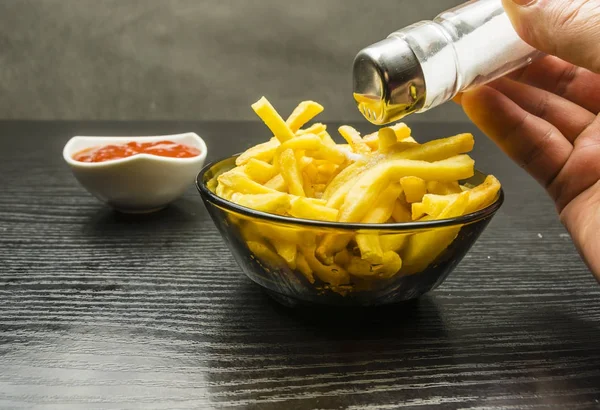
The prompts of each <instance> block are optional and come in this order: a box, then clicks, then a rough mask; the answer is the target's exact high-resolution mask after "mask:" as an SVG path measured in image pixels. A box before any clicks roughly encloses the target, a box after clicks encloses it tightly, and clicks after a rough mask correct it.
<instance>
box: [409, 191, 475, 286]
mask: <svg viewBox="0 0 600 410" xmlns="http://www.w3.org/2000/svg"><path fill="white" fill-rule="evenodd" d="M468 204H469V192H468V191H465V192H463V193H461V194H458V195H457V197H456V199H455V200H454V201H453V202H451V203H450V204H449V205H448V206H447V207H446V208H445V209H444V210H443V211H442V212H441V213H440V214H439V216H438V217H437V218H436V219H446V218H455V217H457V216H461V215H463V214H464V212H465V210H466V209H467V205H468ZM460 228H461V227H460V226H458V227H450V228H438V229H434V230H430V231H427V232H422V233H417V234H414V235H413V236H411V237H410V239H409V240H408V244H407V245H406V247H405V248H404V252H403V258H402V259H403V262H404V267H403V273H406V274H414V273H418V272H421V271H422V270H423V269H425V268H426V267H427V266H429V264H430V263H432V262H433V261H434V260H435V259H436V258H437V257H438V256H439V255H440V254H441V253H442V252H443V251H444V250H445V249H446V248H447V247H448V246H449V245H450V244H451V243H452V241H453V240H454V238H456V235H457V234H458V232H459V231H460Z"/></svg>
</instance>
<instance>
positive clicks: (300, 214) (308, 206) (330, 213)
mask: <svg viewBox="0 0 600 410" xmlns="http://www.w3.org/2000/svg"><path fill="white" fill-rule="evenodd" d="M289 213H290V215H292V216H293V217H295V218H302V219H314V220H319V221H335V220H336V219H337V216H338V210H337V209H333V208H329V207H327V206H323V205H317V204H314V203H312V202H311V201H308V200H305V199H304V198H296V199H294V200H292V203H291V207H290V210H289Z"/></svg>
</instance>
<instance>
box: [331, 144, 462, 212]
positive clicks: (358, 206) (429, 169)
mask: <svg viewBox="0 0 600 410" xmlns="http://www.w3.org/2000/svg"><path fill="white" fill-rule="evenodd" d="M473 172H474V171H473V160H472V159H471V158H470V157H469V156H468V155H458V156H455V157H451V158H448V159H445V160H441V161H436V162H425V161H412V160H395V161H389V162H386V163H381V164H378V165H376V166H375V167H373V168H371V169H370V170H368V171H367V172H365V173H364V174H363V175H362V176H361V177H360V178H359V179H358V181H357V182H356V184H355V185H354V186H353V187H352V189H351V190H350V191H349V192H348V194H347V195H346V199H345V201H344V204H343V205H342V207H341V208H340V216H339V219H338V220H339V221H341V222H354V221H357V220H361V219H362V218H363V217H364V216H365V214H366V213H367V212H368V209H369V206H370V204H371V203H372V202H373V200H374V199H375V198H376V197H377V195H379V194H380V193H381V191H382V190H383V189H384V187H385V186H386V184H388V183H389V181H391V180H398V179H400V178H401V177H403V176H406V175H413V176H416V177H419V178H422V179H426V180H443V181H452V180H457V179H466V178H470V177H471V176H473Z"/></svg>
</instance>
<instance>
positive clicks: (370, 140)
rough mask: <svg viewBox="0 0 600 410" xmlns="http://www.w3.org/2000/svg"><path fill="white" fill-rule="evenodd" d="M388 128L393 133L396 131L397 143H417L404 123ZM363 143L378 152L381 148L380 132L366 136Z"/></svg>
mask: <svg viewBox="0 0 600 410" xmlns="http://www.w3.org/2000/svg"><path fill="white" fill-rule="evenodd" d="M387 128H391V129H392V131H394V133H395V134H396V141H408V140H412V141H413V142H416V141H415V140H414V139H412V137H411V136H410V134H411V132H412V131H411V129H410V128H409V127H408V126H407V125H406V124H404V123H401V122H400V123H397V124H394V125H392V126H390V127H387ZM363 141H364V142H365V143H366V144H367V145H368V146H369V147H370V148H371V149H372V150H373V151H376V150H377V149H378V148H379V133H378V132H374V133H372V134H369V135H366V136H365V137H364V138H363Z"/></svg>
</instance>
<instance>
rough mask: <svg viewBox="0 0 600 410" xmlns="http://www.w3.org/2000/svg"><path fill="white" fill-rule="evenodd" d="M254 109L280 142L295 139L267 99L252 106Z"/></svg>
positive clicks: (261, 99)
mask: <svg viewBox="0 0 600 410" xmlns="http://www.w3.org/2000/svg"><path fill="white" fill-rule="evenodd" d="M252 109H253V110H254V112H255V113H256V115H258V116H259V117H260V119H261V120H263V122H264V123H265V125H266V126H267V127H269V129H270V130H271V132H272V133H273V135H274V136H275V137H276V138H277V139H278V140H279V141H280V142H284V141H287V140H289V139H292V138H294V132H293V131H292V130H291V129H290V127H289V126H288V125H287V124H286V123H285V121H283V118H281V116H280V115H279V113H278V112H277V111H276V110H275V108H273V106H272V105H271V103H270V102H269V101H268V100H267V99H266V98H265V97H261V98H260V100H258V101H257V102H255V103H254V104H252Z"/></svg>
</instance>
